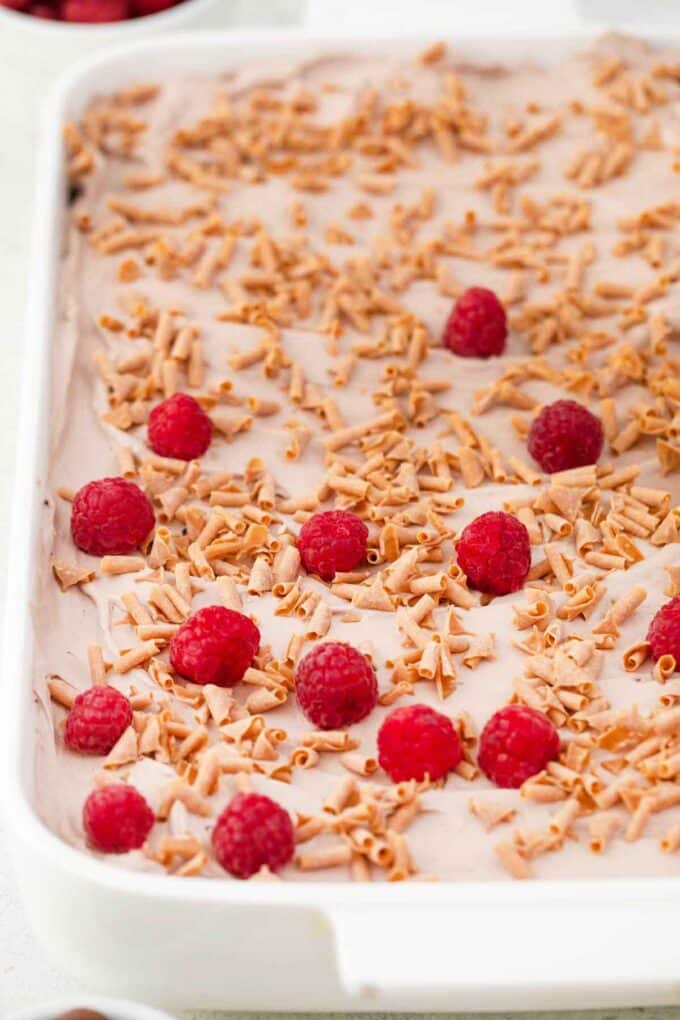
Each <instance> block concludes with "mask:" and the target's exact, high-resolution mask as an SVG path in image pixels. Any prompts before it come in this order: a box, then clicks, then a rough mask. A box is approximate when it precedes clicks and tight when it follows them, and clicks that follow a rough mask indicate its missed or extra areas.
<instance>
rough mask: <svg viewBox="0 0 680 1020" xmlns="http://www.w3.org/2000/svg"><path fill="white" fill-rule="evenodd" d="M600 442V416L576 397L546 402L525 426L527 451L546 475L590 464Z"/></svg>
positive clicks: (601, 433) (600, 445)
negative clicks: (527, 438)
mask: <svg viewBox="0 0 680 1020" xmlns="http://www.w3.org/2000/svg"><path fill="white" fill-rule="evenodd" d="M603 443H604V432H603V431H602V423H601V422H600V419H599V418H597V417H596V416H595V415H594V414H592V413H591V412H590V411H589V410H588V408H587V407H584V406H583V404H579V403H578V401H576V400H556V401H555V403H554V404H548V405H547V406H546V407H544V408H543V409H542V410H541V411H540V413H539V414H538V415H537V416H536V418H534V420H533V422H532V425H531V428H530V429H529V440H528V449H529V453H530V454H531V456H532V457H533V458H534V460H535V461H537V462H538V463H539V464H540V465H541V467H542V468H543V470H544V471H546V472H547V473H548V474H552V473H553V472H554V471H567V470H569V468H575V467H583V465H585V464H594V463H595V462H596V460H597V458H598V457H599V456H600V454H601V453H602V446H603Z"/></svg>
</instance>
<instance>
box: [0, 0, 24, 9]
mask: <svg viewBox="0 0 680 1020" xmlns="http://www.w3.org/2000/svg"><path fill="white" fill-rule="evenodd" d="M30 2H31V0H0V7H9V9H10V10H11V11H27V10H28V6H29V4H30Z"/></svg>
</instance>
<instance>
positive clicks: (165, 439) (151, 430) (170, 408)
mask: <svg viewBox="0 0 680 1020" xmlns="http://www.w3.org/2000/svg"><path fill="white" fill-rule="evenodd" d="M212 434H213V423H212V422H211V420H210V418H209V417H208V415H207V414H206V413H205V411H204V410H203V408H202V407H201V405H200V404H199V402H198V401H197V400H194V398H193V397H191V396H189V394H188V393H175V394H173V396H171V397H168V398H167V400H164V401H163V402H162V403H160V404H158V406H157V407H154V409H153V411H152V412H151V414H150V415H149V427H148V436H149V446H150V447H151V449H152V450H153V451H154V453H157V454H159V456H161V457H176V458H178V459H179V460H193V459H194V458H195V457H202V456H203V454H204V453H205V451H206V450H207V449H208V447H209V446H210V440H211V439H212Z"/></svg>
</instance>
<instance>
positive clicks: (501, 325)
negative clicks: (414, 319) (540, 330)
mask: <svg viewBox="0 0 680 1020" xmlns="http://www.w3.org/2000/svg"><path fill="white" fill-rule="evenodd" d="M507 335H508V325H507V320H506V315H505V308H503V305H502V304H501V303H500V301H499V300H498V298H497V297H496V295H495V294H494V292H493V291H492V290H487V288H486V287H468V289H467V290H466V291H465V293H464V294H461V296H460V297H459V298H458V300H457V301H456V303H455V305H454V306H453V309H452V311H451V314H450V315H449V317H448V319H447V322H446V325H445V326H444V336H443V338H442V339H443V342H444V346H445V347H448V348H449V350H450V351H453V353H454V354H458V355H460V357H461V358H491V357H493V356H494V355H497V354H502V353H503V351H504V350H505V338H506V337H507Z"/></svg>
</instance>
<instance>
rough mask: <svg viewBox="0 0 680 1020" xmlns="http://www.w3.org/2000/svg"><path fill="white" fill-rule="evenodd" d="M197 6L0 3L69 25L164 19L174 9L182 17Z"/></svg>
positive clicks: (112, 0) (177, 0)
mask: <svg viewBox="0 0 680 1020" xmlns="http://www.w3.org/2000/svg"><path fill="white" fill-rule="evenodd" d="M196 5H197V0H0V7H4V8H5V9H6V10H8V11H14V12H15V13H16V14H20V15H26V16H28V17H29V18H36V19H38V20H41V21H48V22H61V23H63V24H68V25H112V24H119V23H120V22H129V21H136V20H138V19H140V18H152V17H154V16H157V15H166V17H167V15H168V14H169V12H171V11H173V10H174V9H175V8H184V11H183V12H178V13H180V16H181V14H182V13H187V9H188V8H191V7H195V6H196ZM198 5H199V6H201V5H200V0H198ZM182 20H184V19H182ZM178 24H179V22H178Z"/></svg>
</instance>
